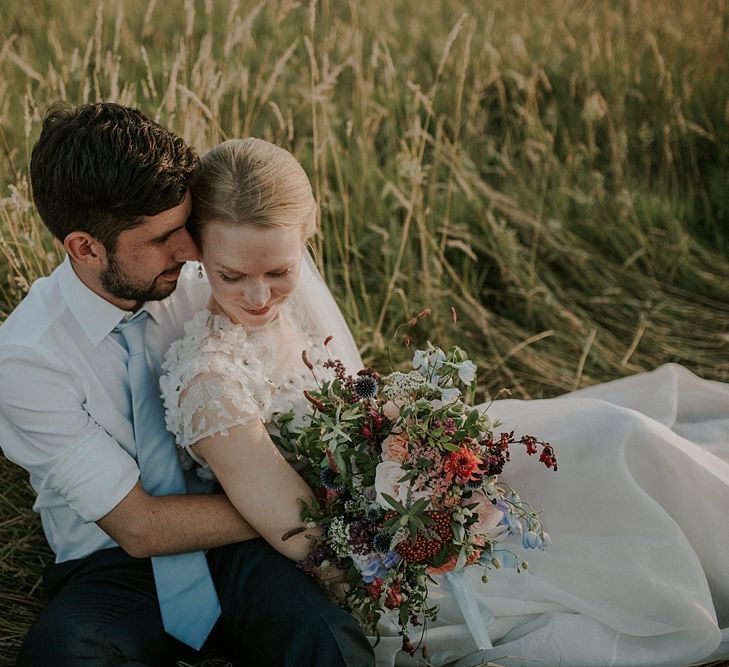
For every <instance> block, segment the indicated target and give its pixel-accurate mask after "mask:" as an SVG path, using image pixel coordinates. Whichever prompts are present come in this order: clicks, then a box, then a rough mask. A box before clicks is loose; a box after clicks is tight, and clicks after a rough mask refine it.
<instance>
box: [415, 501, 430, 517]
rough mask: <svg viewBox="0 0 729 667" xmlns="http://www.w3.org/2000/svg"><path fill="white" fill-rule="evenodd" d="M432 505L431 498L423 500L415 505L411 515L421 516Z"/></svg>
mask: <svg viewBox="0 0 729 667" xmlns="http://www.w3.org/2000/svg"><path fill="white" fill-rule="evenodd" d="M429 503H430V498H421V499H420V500H418V501H416V502H415V503H413V506H412V507H411V508H410V514H411V515H412V514H420V513H421V512H422V511H423V510H424V509H425V508H426V507H427V506H428V504H429Z"/></svg>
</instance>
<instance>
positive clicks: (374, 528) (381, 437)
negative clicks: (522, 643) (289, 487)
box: [279, 344, 557, 652]
mask: <svg viewBox="0 0 729 667" xmlns="http://www.w3.org/2000/svg"><path fill="white" fill-rule="evenodd" d="M303 356H304V362H305V363H306V364H307V366H309V368H310V370H311V371H312V373H314V375H315V377H316V376H317V374H316V371H315V369H314V367H313V366H312V365H311V364H310V363H309V361H308V359H307V356H306V353H304V355H303ZM324 365H325V367H327V368H329V369H330V370H329V371H328V373H329V379H326V380H322V379H321V378H317V382H318V384H319V388H318V389H316V390H313V391H310V392H305V395H306V398H307V399H308V401H309V403H310V404H311V407H312V411H311V413H310V414H309V415H307V418H306V420H305V421H304V425H303V426H301V424H300V423H299V424H298V425H297V426H295V427H294V425H293V422H294V420H293V419H292V418H291V416H289V417H288V418H284V419H282V420H281V423H280V424H279V426H280V430H281V443H282V444H283V443H285V442H287V441H288V443H289V444H290V446H292V448H293V450H294V453H295V454H296V456H297V457H299V458H300V459H304V460H305V461H306V462H307V463H308V466H307V469H306V471H305V472H304V473H303V474H304V477H305V478H306V479H307V481H308V483H309V484H310V485H311V487H312V488H313V489H314V490H315V493H316V495H317V498H318V503H317V504H314V505H305V506H304V507H303V508H302V518H303V519H304V520H305V521H306V522H307V523H308V525H309V527H312V528H313V527H316V526H318V527H320V528H321V531H322V536H321V538H319V539H318V540H317V541H316V543H315V545H314V548H313V549H312V552H311V554H310V555H309V557H307V558H306V559H305V560H304V561H302V562H301V563H300V567H301V568H302V569H304V570H305V571H307V572H309V573H312V572H315V571H321V570H326V568H328V567H330V566H336V567H337V568H339V569H340V570H341V571H342V572H343V573H344V576H345V578H346V586H345V587H344V589H345V592H344V597H343V599H342V600H340V603H341V604H342V605H343V606H344V607H345V608H346V609H347V610H348V611H350V612H351V613H352V614H354V615H355V616H356V617H357V618H358V619H359V621H360V623H361V624H362V625H363V627H364V628H365V629H366V630H369V631H371V632H373V631H375V626H376V625H377V621H378V619H379V618H380V616H381V614H382V613H384V612H385V610H386V609H387V610H394V611H393V612H391V613H396V614H397V618H398V622H399V626H400V630H401V633H402V635H403V646H404V648H405V649H406V650H408V651H410V652H412V651H413V650H414V649H413V647H412V644H411V643H410V641H409V639H408V627H409V626H417V625H421V624H423V622H424V621H425V620H427V619H435V618H436V616H437V613H438V608H437V605H430V604H429V603H428V583H429V582H432V583H435V581H434V580H433V578H432V577H433V575H435V574H440V573H445V572H450V571H455V570H459V569H461V568H463V567H466V566H473V565H476V564H480V565H483V566H485V567H487V568H488V567H495V568H498V567H501V566H502V565H513V566H514V567H516V568H517V569H522V568H525V567H526V566H527V565H526V563H525V562H523V561H520V560H519V559H517V557H516V555H515V554H514V553H512V552H511V551H510V550H508V549H505V548H502V544H501V543H502V542H503V540H505V538H507V537H508V536H509V535H521V538H522V543H523V546H524V547H527V548H533V547H539V548H543V547H545V546H547V545H548V544H549V542H550V538H549V535H548V534H547V533H546V532H545V530H544V528H543V525H542V521H541V519H540V517H539V515H538V513H537V512H536V511H534V510H533V509H532V508H531V506H530V505H529V504H527V503H526V502H524V501H522V500H521V498H520V497H519V495H518V494H517V493H516V492H515V491H514V490H513V489H512V488H511V487H510V486H509V485H508V484H506V483H505V482H503V481H502V480H501V479H500V475H501V473H502V471H503V470H504V467H505V466H506V464H507V462H508V461H509V457H510V448H511V447H512V446H513V445H518V446H520V447H523V448H524V449H525V451H526V453H527V454H529V455H534V454H538V458H539V460H540V461H541V462H542V463H543V464H544V465H545V466H546V467H547V468H553V469H555V470H556V469H557V463H556V459H555V454H554V450H553V449H552V447H551V445H550V444H549V443H546V442H542V441H540V440H537V439H536V438H535V437H533V436H531V435H524V436H521V437H518V438H517V437H515V436H514V433H513V432H510V433H499V434H498V435H497V434H496V432H495V430H494V429H495V428H496V427H498V422H497V423H492V421H491V420H490V418H489V417H488V415H487V414H486V413H485V412H484V411H482V410H477V409H475V408H473V407H470V406H469V405H467V403H466V400H465V396H464V392H465V393H468V392H469V390H471V389H472V387H474V386H475V377H476V366H475V365H474V364H473V363H472V362H471V361H470V360H469V359H468V357H467V355H466V353H465V352H464V350H462V349H461V348H459V347H452V348H450V349H449V350H447V351H444V350H442V349H440V348H438V347H435V346H433V345H430V344H428V346H427V348H426V349H424V350H417V351H416V352H415V354H414V357H413V370H412V371H410V372H406V373H403V372H392V373H389V374H387V375H380V374H379V373H378V372H377V371H375V370H373V369H371V368H368V369H365V370H362V371H359V373H357V374H356V375H355V376H352V375H350V374H348V372H347V369H346V368H345V367H344V366H343V364H342V363H341V362H340V361H339V360H336V359H332V360H329V361H327V362H326V363H325V364H324ZM483 578H484V581H485V580H486V579H487V577H486V576H485V575H484V577H483Z"/></svg>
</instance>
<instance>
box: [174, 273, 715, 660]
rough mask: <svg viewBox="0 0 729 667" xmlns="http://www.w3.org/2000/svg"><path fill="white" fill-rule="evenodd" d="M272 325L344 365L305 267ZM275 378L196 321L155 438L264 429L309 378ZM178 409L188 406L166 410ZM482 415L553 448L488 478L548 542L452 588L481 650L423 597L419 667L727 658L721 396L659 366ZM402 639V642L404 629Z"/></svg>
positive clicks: (224, 324) (348, 355)
mask: <svg viewBox="0 0 729 667" xmlns="http://www.w3.org/2000/svg"><path fill="white" fill-rule="evenodd" d="M283 316H285V317H289V318H291V320H292V321H293V322H295V323H297V324H300V325H301V330H302V331H303V332H304V338H305V339H306V340H307V343H308V344H309V345H310V346H311V347H310V356H311V357H312V361H314V362H315V363H316V361H317V360H320V359H321V358H322V355H323V349H322V348H321V345H320V343H321V340H322V339H323V338H324V337H325V336H326V335H328V334H330V333H332V332H333V331H335V332H336V333H335V338H337V337H339V345H340V349H339V350H338V352H339V354H341V355H342V356H343V357H344V360H345V361H346V362H347V363H349V364H356V363H357V356H358V355H357V353H356V349H353V344H352V341H351V336H350V335H349V333H348V330H346V325H344V324H343V320H342V319H341V314H340V313H339V312H338V310H337V309H336V305H334V302H333V300H332V299H331V296H330V295H329V293H328V291H327V290H326V287H325V286H323V283H322V282H321V279H320V278H318V275H317V274H315V272H314V271H312V269H311V266H308V268H307V272H306V273H305V276H304V277H302V283H301V288H300V289H299V290H298V291H297V293H296V295H295V296H294V297H293V298H292V300H291V301H290V303H288V304H286V306H285V310H284V312H283ZM317 325H318V328H317ZM317 350H318V351H317ZM275 366H276V350H275V349H273V348H271V346H270V345H267V344H266V336H265V333H263V334H255V335H252V336H247V335H246V334H245V332H244V331H243V329H242V328H241V327H238V326H236V325H233V324H231V323H230V321H229V320H227V318H225V317H224V316H210V315H209V313H206V312H204V313H201V314H199V315H198V316H197V317H196V318H195V319H194V320H193V321H192V322H191V323H189V325H188V327H187V329H186V336H185V338H183V340H182V341H178V343H176V344H175V345H174V346H173V348H172V349H171V351H170V353H169V354H168V358H167V361H166V370H167V376H166V377H165V378H163V381H162V387H163V395H164V397H165V400H166V404H167V409H168V413H167V422H168V427H169V428H170V430H172V431H173V432H174V433H175V435H176V436H177V438H178V441H179V442H180V443H181V444H182V445H183V446H185V445H186V444H189V443H190V442H194V441H195V440H196V439H198V438H199V437H200V433H202V432H205V433H211V432H214V431H216V430H218V431H219V430H224V429H226V428H229V427H231V426H233V425H234V424H236V423H241V422H242V421H246V420H248V419H250V418H251V415H252V414H255V416H256V418H261V419H262V420H263V421H265V422H267V423H270V422H271V421H272V419H274V417H275V415H276V414H277V413H279V412H282V411H286V410H288V409H289V408H291V407H295V408H297V409H306V401H302V395H301V390H302V388H303V387H304V386H305V385H307V384H308V383H309V382H310V381H311V380H310V378H311V376H310V374H309V371H308V370H307V369H306V368H305V367H304V366H303V364H302V365H301V368H292V369H291V372H290V373H289V374H288V375H286V376H285V377H284V378H283V379H281V378H279V380H277V381H276V382H272V381H270V371H271V369H273V368H275ZM349 369H350V370H351V371H352V372H356V370H358V368H356V367H354V366H351V365H350V366H349ZM201 377H204V382H202V383H201V382H199V380H200V378H201ZM196 378H197V380H196ZM186 390H187V391H186ZM182 396H186V397H194V400H193V399H192V398H191V399H190V400H188V401H187V403H186V405H183V409H182V410H181V409H180V398H181V397H182ZM201 410H202V412H200V411H201ZM203 413H204V414H205V416H206V417H205V420H203V422H204V423H201V420H200V419H199V417H200V415H201V414H203ZM489 414H490V415H491V416H492V418H499V419H501V420H502V421H503V422H504V425H503V430H511V429H514V430H516V432H517V433H518V434H527V433H528V434H533V435H536V436H538V437H540V438H542V439H546V440H549V441H550V442H551V443H552V444H553V445H554V447H555V450H556V453H557V457H558V463H559V470H558V471H557V472H553V471H549V470H546V469H545V468H544V467H543V466H541V465H539V464H538V463H537V462H536V461H535V460H534V459H530V458H529V457H527V456H526V455H525V454H524V455H520V454H519V453H517V452H515V453H514V455H513V456H512V461H511V462H510V463H509V464H508V465H507V468H506V471H505V474H504V478H505V479H506V480H507V481H508V482H509V483H510V484H511V485H512V486H514V487H516V488H518V489H521V491H522V495H523V497H524V498H525V499H526V500H528V501H530V502H531V503H532V505H533V506H535V507H536V508H543V510H544V514H543V519H544V522H545V525H546V527H547V530H548V531H549V532H550V534H551V536H552V539H553V544H552V545H551V546H550V547H548V548H547V549H546V550H544V551H534V550H529V551H526V550H524V551H522V550H521V547H520V545H517V547H516V550H517V551H518V552H520V553H521V555H523V557H524V558H525V559H526V560H528V562H529V569H528V572H526V573H517V572H515V571H513V570H508V569H506V568H502V569H500V570H498V571H497V570H493V569H491V570H489V572H488V574H489V582H488V583H487V584H484V583H482V582H481V576H482V574H483V573H484V572H483V568H482V567H478V566H474V567H468V568H465V569H464V570H463V572H462V574H460V575H459V576H462V577H464V578H465V579H466V583H467V584H468V589H469V590H470V591H471V594H472V595H473V596H474V597H475V599H476V601H477V603H478V605H479V609H480V612H481V616H482V618H483V619H484V624H485V625H486V629H487V631H488V635H489V638H490V640H491V642H493V645H494V647H493V648H488V649H486V650H483V651H478V648H477V645H476V642H475V641H474V639H473V638H472V637H471V633H470V632H469V630H468V627H467V625H466V624H465V622H464V618H463V615H462V613H461V611H460V607H459V605H458V604H457V603H456V601H455V597H454V596H453V595H452V593H451V590H452V589H451V585H450V583H449V582H448V581H447V580H441V581H442V583H441V585H440V586H437V587H433V589H432V591H431V593H430V595H431V599H433V600H436V599H437V601H438V602H439V604H440V614H439V619H438V621H437V622H436V623H435V624H433V625H431V626H430V627H429V628H428V633H427V638H426V643H427V646H428V649H429V652H430V658H429V659H430V661H431V662H432V664H434V665H446V664H450V663H457V664H458V665H459V667H462V666H465V665H478V664H480V663H482V662H485V661H486V660H491V661H494V662H496V663H498V664H500V665H528V666H535V665H542V666H549V667H553V666H556V665H564V666H567V665H581V666H587V665H594V666H596V667H597V666H599V667H605V666H606V665H664V666H668V665H675V666H680V665H687V664H689V663H691V662H700V661H706V660H708V659H709V658H710V657H711V656H713V657H714V658H718V657H727V658H729V633H727V631H726V628H727V627H729V520H728V519H727V512H729V385H724V384H721V383H716V382H709V381H704V380H701V379H699V378H698V377H696V376H695V375H692V374H691V373H689V372H688V371H687V370H685V369H684V368H682V367H680V366H677V365H672V364H669V365H666V366H662V367H660V368H658V369H657V370H655V371H653V372H652V373H645V374H641V375H637V376H634V377H631V378H626V379H623V380H618V381H615V382H611V383H607V384H603V385H598V386H596V387H592V388H589V389H585V390H582V391H578V392H575V393H573V394H568V395H566V396H564V397H560V398H555V399H546V400H535V401H517V400H507V401H497V402H495V403H493V404H492V405H491V406H490V407H489ZM211 415H217V418H215V419H211ZM722 628H724V629H725V630H724V633H723V634H722V630H721V629H722ZM379 629H380V631H381V634H382V637H381V639H380V642H379V644H378V645H377V647H376V649H375V651H376V654H377V658H378V666H381V667H385V666H389V665H395V664H396V665H401V664H402V665H409V664H412V665H415V664H419V665H423V664H424V662H423V660H422V657H421V656H420V654H418V655H416V658H411V657H410V656H408V655H406V654H403V653H402V652H401V651H400V648H401V645H402V640H401V638H400V637H399V636H397V626H396V624H395V623H394V621H389V620H388V619H384V620H383V621H382V622H381V623H380V628H379ZM411 639H412V640H413V643H417V639H418V634H417V629H414V630H413V632H412V634H411ZM418 658H419V660H418Z"/></svg>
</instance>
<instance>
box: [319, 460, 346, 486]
mask: <svg viewBox="0 0 729 667" xmlns="http://www.w3.org/2000/svg"><path fill="white" fill-rule="evenodd" d="M319 481H321V483H322V485H323V486H324V488H325V489H329V491H337V492H340V491H344V489H345V488H346V486H345V485H344V484H343V483H342V482H338V481H337V473H336V472H334V470H333V469H332V468H330V467H329V466H327V467H326V468H323V469H322V471H321V472H320V473H319Z"/></svg>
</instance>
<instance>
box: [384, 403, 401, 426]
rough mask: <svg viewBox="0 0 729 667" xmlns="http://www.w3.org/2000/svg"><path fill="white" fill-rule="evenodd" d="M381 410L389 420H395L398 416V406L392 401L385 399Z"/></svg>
mask: <svg viewBox="0 0 729 667" xmlns="http://www.w3.org/2000/svg"><path fill="white" fill-rule="evenodd" d="M382 412H383V414H384V415H385V417H387V418H388V419H389V420H390V421H393V422H394V421H395V420H396V419H397V418H398V417H399V416H400V406H399V405H398V404H397V403H393V402H392V401H387V403H385V405H383V406H382Z"/></svg>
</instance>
